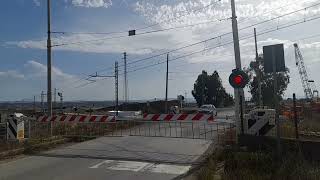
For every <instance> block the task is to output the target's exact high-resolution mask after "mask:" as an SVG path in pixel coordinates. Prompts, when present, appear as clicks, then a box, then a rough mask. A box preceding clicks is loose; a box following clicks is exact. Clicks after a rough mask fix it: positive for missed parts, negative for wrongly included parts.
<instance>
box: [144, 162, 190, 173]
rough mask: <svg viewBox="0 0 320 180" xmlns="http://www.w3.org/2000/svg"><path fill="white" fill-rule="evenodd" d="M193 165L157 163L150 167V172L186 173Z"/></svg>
mask: <svg viewBox="0 0 320 180" xmlns="http://www.w3.org/2000/svg"><path fill="white" fill-rule="evenodd" d="M190 168H191V166H180V165H169V164H156V165H154V166H153V167H151V168H150V169H149V171H150V172H154V173H162V174H176V175H179V174H184V173H186V172H188V171H189V169H190Z"/></svg>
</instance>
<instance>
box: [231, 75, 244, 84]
mask: <svg viewBox="0 0 320 180" xmlns="http://www.w3.org/2000/svg"><path fill="white" fill-rule="evenodd" d="M233 81H234V83H236V84H238V85H241V84H242V83H243V77H242V76H241V75H237V76H235V77H234V78H233Z"/></svg>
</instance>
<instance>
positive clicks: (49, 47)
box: [47, 0, 52, 116]
mask: <svg viewBox="0 0 320 180" xmlns="http://www.w3.org/2000/svg"><path fill="white" fill-rule="evenodd" d="M50 5H51V0H47V11H48V17H47V18H48V40H47V68H48V71H47V73H48V74H47V78H48V80H47V81H48V92H47V103H48V115H49V116H52V94H51V7H50Z"/></svg>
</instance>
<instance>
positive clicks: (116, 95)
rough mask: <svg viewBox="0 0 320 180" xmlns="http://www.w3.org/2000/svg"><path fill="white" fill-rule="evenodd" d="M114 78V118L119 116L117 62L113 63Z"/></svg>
mask: <svg viewBox="0 0 320 180" xmlns="http://www.w3.org/2000/svg"><path fill="white" fill-rule="evenodd" d="M114 76H115V81H114V82H115V99H116V108H115V110H116V116H118V114H119V112H118V111H119V70H118V61H116V62H115V66H114Z"/></svg>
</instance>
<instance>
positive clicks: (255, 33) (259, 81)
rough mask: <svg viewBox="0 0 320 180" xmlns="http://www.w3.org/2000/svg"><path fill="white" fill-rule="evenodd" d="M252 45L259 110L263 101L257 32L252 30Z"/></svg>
mask: <svg viewBox="0 0 320 180" xmlns="http://www.w3.org/2000/svg"><path fill="white" fill-rule="evenodd" d="M254 43H255V48H256V66H257V68H258V70H257V72H256V73H257V79H258V94H259V97H258V98H259V106H260V108H262V107H263V101H262V90H261V78H262V77H261V73H262V72H261V71H260V59H259V54H258V43H257V30H256V28H254Z"/></svg>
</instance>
